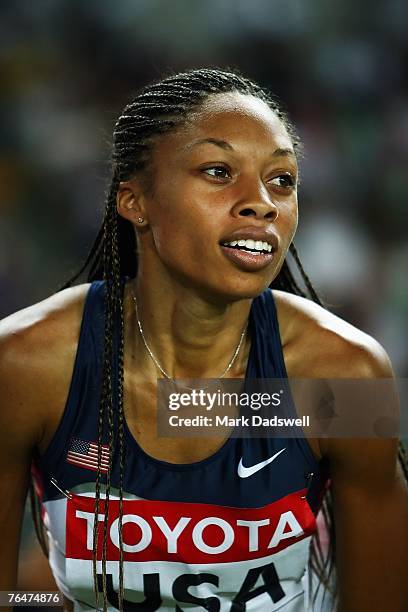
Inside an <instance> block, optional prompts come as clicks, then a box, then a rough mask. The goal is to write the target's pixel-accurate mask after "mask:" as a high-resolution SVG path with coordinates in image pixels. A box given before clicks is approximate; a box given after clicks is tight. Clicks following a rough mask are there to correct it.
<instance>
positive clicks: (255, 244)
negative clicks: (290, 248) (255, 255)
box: [222, 238, 272, 253]
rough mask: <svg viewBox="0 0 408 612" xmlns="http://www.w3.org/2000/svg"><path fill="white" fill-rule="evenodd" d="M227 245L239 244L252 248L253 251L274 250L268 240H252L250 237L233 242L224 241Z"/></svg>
mask: <svg viewBox="0 0 408 612" xmlns="http://www.w3.org/2000/svg"><path fill="white" fill-rule="evenodd" d="M222 244H223V245H225V246H232V247H233V246H239V247H245V248H247V249H251V250H253V251H267V252H268V253H270V252H271V251H272V246H271V245H270V244H269V243H268V242H263V241H262V240H256V241H255V240H252V239H251V238H249V239H248V240H244V239H243V238H242V239H241V240H232V241H231V242H223V243H222Z"/></svg>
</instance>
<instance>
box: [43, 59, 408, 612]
mask: <svg viewBox="0 0 408 612" xmlns="http://www.w3.org/2000/svg"><path fill="white" fill-rule="evenodd" d="M226 92H239V93H241V94H244V95H251V96H254V97H257V98H259V99H260V100H263V101H264V102H265V103H266V104H267V105H268V106H269V107H270V108H271V110H272V111H273V112H274V113H275V114H276V115H277V117H279V119H280V120H281V121H282V123H283V124H284V126H285V128H286V130H287V132H288V134H289V135H290V137H291V139H292V142H293V145H294V147H295V148H296V150H297V152H298V153H299V152H300V151H301V143H300V141H299V139H298V137H297V134H296V131H295V129H294V127H293V125H292V124H291V123H290V121H289V120H288V117H287V115H286V113H285V112H284V111H283V110H282V108H281V105H280V103H278V101H277V100H276V99H275V98H274V97H273V96H272V95H271V94H270V93H269V92H267V91H266V90H264V89H262V88H261V87H260V86H259V85H257V84H256V83H253V82H252V81H250V80H249V79H247V78H245V77H243V76H242V75H241V74H239V72H238V71H235V70H228V69H227V70H219V69H211V68H206V69H200V70H189V71H187V72H184V73H181V74H173V75H171V76H169V77H167V78H165V79H163V80H160V81H158V82H155V83H152V84H150V85H148V86H146V87H144V88H142V89H141V91H140V92H139V93H138V95H137V96H136V98H135V99H134V100H133V101H132V102H131V103H130V104H128V105H127V106H126V107H125V109H124V110H123V113H122V115H121V116H120V117H119V118H118V120H117V122H116V125H115V129H114V146H113V156H112V161H113V178H112V183H111V185H110V188H109V192H108V196H107V199H106V212H105V217H104V221H103V224H102V227H101V229H100V231H99V233H98V236H97V238H96V240H95V242H94V244H93V246H92V248H91V250H90V252H89V255H88V257H87V259H86V261H85V263H84V264H83V265H82V267H81V269H80V270H79V272H78V273H77V274H76V275H75V276H73V277H72V278H71V279H70V280H69V281H68V282H67V283H66V284H65V285H64V287H63V288H65V287H67V286H70V285H71V284H72V283H73V282H74V281H76V280H77V279H78V278H79V276H80V275H81V274H82V273H83V272H85V270H86V269H88V275H87V280H88V282H92V281H94V280H99V279H103V280H104V281H105V327H104V354H103V371H102V372H103V373H102V389H101V396H100V405H99V415H98V470H97V473H96V482H95V516H94V526H93V575H94V590H95V596H96V601H97V606H98V605H99V591H100V590H101V589H102V591H103V600H104V610H106V609H107V592H106V552H107V525H108V507H109V495H110V485H111V469H112V459H113V455H114V436H113V429H114V423H115V418H114V417H115V414H116V415H117V420H118V440H119V483H118V484H119V549H120V558H119V609H120V610H123V600H124V597H123V594H124V577H123V538H122V518H123V483H124V440H123V438H124V432H123V427H124V412H123V410H124V409H123V376H124V370H123V366H124V317H123V295H122V285H121V281H122V279H124V277H129V278H135V277H136V275H137V268H138V260H137V253H136V247H137V243H136V238H135V232H134V229H133V226H132V225H131V224H130V223H129V222H128V221H126V220H125V219H123V218H122V217H119V216H118V214H117V212H116V196H117V191H118V188H119V183H120V181H126V180H129V179H130V178H132V177H133V176H135V175H136V174H137V173H139V172H144V173H145V175H148V174H149V172H148V171H149V163H150V161H151V158H152V151H153V149H154V144H155V142H156V140H157V138H159V137H160V135H161V134H164V133H166V132H171V131H172V130H174V129H175V128H177V127H178V126H180V125H182V124H183V122H184V121H186V119H188V118H189V117H190V116H191V113H192V112H193V111H194V110H195V109H199V108H200V105H201V104H202V103H203V102H204V101H205V100H206V98H208V96H209V95H212V94H221V93H226ZM147 178H149V176H147ZM290 252H291V255H292V257H293V260H294V261H295V264H296V266H297V268H298V270H299V272H300V275H301V278H302V279H303V282H304V284H305V286H306V289H307V293H308V294H309V295H310V297H311V299H312V300H314V301H315V302H317V303H318V304H321V300H320V299H319V297H318V295H317V293H316V291H315V289H314V288H313V285H312V283H311V282H310V280H309V278H308V276H307V275H306V273H305V271H304V269H303V266H302V264H301V262H300V259H299V256H298V253H297V250H296V248H295V246H294V245H293V244H292V245H291V247H290ZM271 286H272V287H274V288H279V289H282V290H284V291H288V292H291V293H294V294H297V295H301V296H304V297H307V293H306V292H305V291H303V289H302V288H301V287H300V286H299V284H298V282H297V281H296V279H295V278H294V276H293V274H292V272H291V270H290V267H289V265H288V263H287V262H286V261H285V262H284V264H283V266H282V269H281V271H280V272H279V274H278V276H277V278H276V279H275V280H274V281H273V283H272V284H271ZM116 331H117V336H115V332H116ZM115 338H117V343H118V345H117V346H116V343H115ZM114 351H117V353H116V354H117V355H118V358H117V361H116V362H115V360H114V354H115V353H114ZM114 368H115V369H114ZM114 377H115V380H117V385H114V384H113V378H114ZM105 424H106V425H107V428H108V445H109V462H108V463H109V466H108V470H107V474H106V488H105V500H104V506H103V508H104V529H103V546H102V580H101V581H100V582H99V581H98V577H97V571H96V564H97V557H98V550H99V537H98V536H99V534H98V523H99V521H98V514H99V506H100V501H101V500H100V495H101V479H102V473H101V472H102V470H101V463H102V444H103V442H104V440H105ZM402 453H403V450H402V446H401V448H400V460H401V462H403V454H402ZM405 457H406V456H405ZM405 466H406V463H405ZM405 469H406V468H405ZM35 512H37V513H38V507H37V509H36V510H35ZM322 515H323V518H324V521H325V524H326V526H327V528H328V530H329V533H330V547H329V551H328V553H327V554H326V556H325V555H324V552H323V549H322V546H321V543H320V540H319V534H318V533H317V532H316V533H315V534H314V536H313V538H312V545H311V553H310V567H311V569H312V570H313V571H314V572H315V573H316V574H317V575H318V577H319V580H320V582H321V584H322V585H323V586H324V587H325V589H327V590H330V589H331V583H330V576H331V572H332V569H333V567H334V548H335V542H334V522H333V513H332V500H331V496H330V492H327V493H326V495H325V497H324V499H323V502H322ZM37 518H38V517H37ZM39 520H40V524H41V525H42V522H41V517H40V519H39Z"/></svg>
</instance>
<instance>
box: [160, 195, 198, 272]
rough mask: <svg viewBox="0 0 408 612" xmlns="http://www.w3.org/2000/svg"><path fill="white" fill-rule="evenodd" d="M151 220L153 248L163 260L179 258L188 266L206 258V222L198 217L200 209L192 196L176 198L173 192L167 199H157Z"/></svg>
mask: <svg viewBox="0 0 408 612" xmlns="http://www.w3.org/2000/svg"><path fill="white" fill-rule="evenodd" d="M194 212H196V215H194ZM149 220H150V227H151V232H152V240H153V248H154V249H155V251H156V252H157V254H158V255H159V257H160V258H161V259H162V260H163V261H165V262H167V263H171V262H174V263H175V262H176V261H177V262H178V263H179V264H180V262H181V264H182V265H183V266H184V265H188V264H189V263H191V262H192V261H194V259H196V258H198V259H200V258H202V255H203V252H202V250H203V248H204V246H205V245H204V243H203V240H202V231H203V228H202V225H203V223H202V219H201V221H200V219H198V218H197V211H195V209H194V206H193V205H192V202H191V201H190V200H189V198H188V197H186V196H185V195H184V196H181V195H179V197H173V195H172V194H171V192H169V193H168V194H167V196H166V198H165V199H163V198H161V199H160V200H156V202H155V203H154V206H152V208H151V213H150V214H149ZM200 228H201V232H200ZM201 245H203V247H201Z"/></svg>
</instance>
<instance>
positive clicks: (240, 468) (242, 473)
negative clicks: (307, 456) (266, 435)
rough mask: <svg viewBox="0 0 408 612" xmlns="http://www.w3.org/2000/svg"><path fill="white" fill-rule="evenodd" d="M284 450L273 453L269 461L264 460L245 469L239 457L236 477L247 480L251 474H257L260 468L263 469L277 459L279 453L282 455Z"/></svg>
mask: <svg viewBox="0 0 408 612" xmlns="http://www.w3.org/2000/svg"><path fill="white" fill-rule="evenodd" d="M284 450H286V448H282V449H281V450H280V451H278V452H277V453H275V454H274V455H273V456H272V457H269V459H266V460H265V461H261V462H260V463H255V465H251V467H245V466H244V465H242V457H241V460H240V462H239V464H238V476H240V477H241V478H248V476H252V475H253V474H256V472H259V470H262V468H264V467H265V466H266V465H269V464H270V463H272V461H274V460H275V459H276V457H278V456H279V455H280V454H281V453H283V451H284Z"/></svg>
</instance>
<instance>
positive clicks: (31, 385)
mask: <svg viewBox="0 0 408 612" xmlns="http://www.w3.org/2000/svg"><path fill="white" fill-rule="evenodd" d="M88 289H89V284H83V285H78V286H76V287H72V288H69V289H65V290H63V291H60V292H59V293H56V294H54V295H52V296H50V297H48V298H47V299H45V300H43V301H41V302H39V303H37V304H34V305H32V306H29V307H28V308H24V309H23V310H20V311H18V312H16V313H14V314H12V315H10V316H9V317H7V318H5V319H3V320H2V321H0V390H1V391H0V393H1V397H2V398H3V401H2V406H1V412H0V416H1V422H2V426H3V428H6V431H7V430H8V431H10V428H12V426H13V422H15V417H16V415H17V417H18V419H17V421H19V422H20V425H21V426H22V427H23V429H24V428H25V427H26V426H25V425H23V424H24V423H26V424H27V427H28V423H29V424H30V427H31V428H32V436H33V437H34V438H35V440H34V441H35V442H36V441H38V439H39V437H41V432H42V428H43V427H44V426H45V425H44V424H45V422H46V419H47V414H48V412H49V410H50V407H51V405H52V403H53V401H55V402H56V403H58V401H59V397H58V394H59V393H60V394H61V395H63V394H64V392H65V389H67V388H68V385H69V382H70V376H71V373H72V367H73V361H74V358H75V354H76V348H77V344H78V337H79V330H80V327H81V321H82V314H83V307H84V303H85V299H86V295H87V292H88ZM4 398H7V402H6V401H4ZM61 400H62V398H61Z"/></svg>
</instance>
